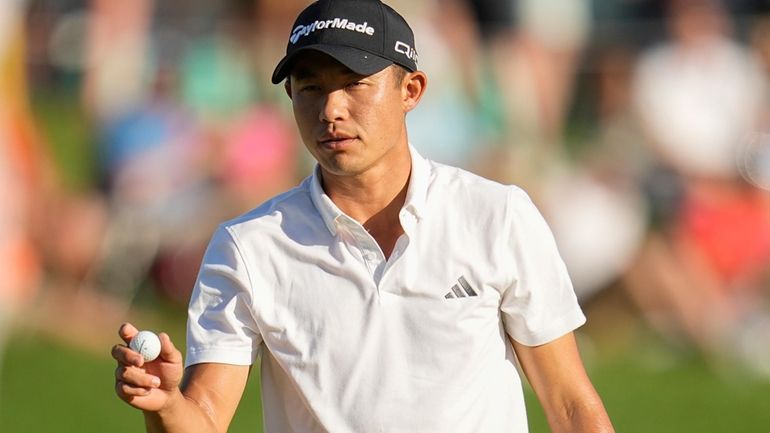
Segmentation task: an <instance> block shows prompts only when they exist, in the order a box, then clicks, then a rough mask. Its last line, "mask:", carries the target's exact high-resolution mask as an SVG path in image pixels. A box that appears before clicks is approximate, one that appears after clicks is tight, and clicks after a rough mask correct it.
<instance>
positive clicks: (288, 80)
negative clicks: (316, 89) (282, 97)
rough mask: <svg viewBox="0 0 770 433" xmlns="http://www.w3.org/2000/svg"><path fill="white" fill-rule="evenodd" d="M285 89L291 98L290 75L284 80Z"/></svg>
mask: <svg viewBox="0 0 770 433" xmlns="http://www.w3.org/2000/svg"><path fill="white" fill-rule="evenodd" d="M283 90H285V91H286V95H288V96H289V99H291V78H290V77H287V78H286V80H284V82H283Z"/></svg>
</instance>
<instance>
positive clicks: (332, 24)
mask: <svg viewBox="0 0 770 433" xmlns="http://www.w3.org/2000/svg"><path fill="white" fill-rule="evenodd" d="M323 29H342V30H352V31H354V32H358V33H364V34H366V35H369V36H371V35H373V34H374V27H371V26H369V25H368V24H367V23H366V21H364V23H363V24H357V23H354V22H352V21H348V19H347V18H334V19H331V20H326V21H317V20H316V21H315V22H313V23H311V24H308V25H301V24H300V25H298V26H297V27H296V28H295V29H294V30H293V31H292V32H291V38H289V41H290V42H291V43H292V44H296V43H297V41H298V40H299V38H301V37H303V36H307V35H309V34H311V33H313V32H314V31H316V30H323Z"/></svg>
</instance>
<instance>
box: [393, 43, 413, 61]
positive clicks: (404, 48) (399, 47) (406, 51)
mask: <svg viewBox="0 0 770 433" xmlns="http://www.w3.org/2000/svg"><path fill="white" fill-rule="evenodd" d="M394 49H395V50H396V52H397V53H401V54H403V55H405V56H406V58H407V59H409V60H413V61H414V62H415V63H417V50H415V49H414V48H412V47H410V46H409V44H407V43H406V42H401V41H396V46H395V47H394Z"/></svg>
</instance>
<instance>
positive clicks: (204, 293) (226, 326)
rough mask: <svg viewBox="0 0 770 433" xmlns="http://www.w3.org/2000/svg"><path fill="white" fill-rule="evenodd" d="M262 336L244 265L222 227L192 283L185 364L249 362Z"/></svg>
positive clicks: (239, 254) (247, 363)
mask: <svg viewBox="0 0 770 433" xmlns="http://www.w3.org/2000/svg"><path fill="white" fill-rule="evenodd" d="M261 342H262V338H261V336H260V333H259V330H258V328H257V325H256V320H255V318H254V309H253V296H252V285H251V281H250V278H249V274H248V270H247V268H246V263H245V261H244V260H243V257H242V256H241V252H240V250H239V249H238V245H237V243H236V241H235V239H234V238H233V237H232V236H231V234H230V232H229V231H228V230H227V228H226V227H224V226H223V227H219V228H218V229H217V231H216V232H215V233H214V236H213V237H212V239H211V241H210V242H209V245H208V248H207V249H206V253H205V255H204V258H203V262H202V264H201V267H200V271H199V273H198V279H197V281H196V283H195V287H194V289H193V293H192V296H191V298H190V305H189V309H188V319H187V355H186V360H185V366H190V365H193V364H199V363H203V362H217V363H224V364H236V365H251V364H252V363H253V362H254V360H255V359H256V356H257V351H258V348H259V345H260V343H261Z"/></svg>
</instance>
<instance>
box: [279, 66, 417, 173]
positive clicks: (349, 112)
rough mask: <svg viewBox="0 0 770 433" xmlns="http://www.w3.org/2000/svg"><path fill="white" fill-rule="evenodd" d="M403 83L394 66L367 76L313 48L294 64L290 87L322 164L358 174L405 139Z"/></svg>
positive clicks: (305, 134)
mask: <svg viewBox="0 0 770 433" xmlns="http://www.w3.org/2000/svg"><path fill="white" fill-rule="evenodd" d="M403 87H404V86H403V85H399V84H398V83H397V82H396V77H395V76H394V71H393V67H388V68H385V69H384V70H382V71H380V72H378V73H376V74H373V75H368V76H362V75H358V74H356V73H354V72H353V71H351V70H350V69H348V68H346V67H345V66H343V65H342V64H340V63H339V62H337V61H336V60H334V59H332V58H331V57H329V56H327V55H325V54H322V53H319V52H310V53H308V54H306V55H305V56H304V57H303V58H302V59H300V60H299V61H298V62H297V63H296V65H295V66H294V68H293V70H292V73H291V76H290V79H289V82H288V84H287V86H286V88H287V92H288V94H289V96H290V97H291V99H292V105H293V108H294V117H295V120H296V122H297V126H298V128H299V132H300V135H301V137H302V141H303V142H304V143H305V146H306V147H307V148H308V150H309V151H310V153H311V154H313V156H314V157H315V159H316V160H317V161H318V163H319V164H320V165H321V168H322V169H323V170H325V171H326V172H328V173H330V174H333V175H337V176H355V175H359V174H362V173H364V172H366V171H367V170H369V169H371V168H372V167H374V166H377V165H378V164H383V163H386V162H387V160H388V158H386V156H387V155H388V153H389V152H390V151H391V150H392V149H393V148H394V146H395V145H396V144H397V143H399V140H403V141H404V142H405V140H406V127H405V125H404V116H405V109H404V103H403V97H404V89H403Z"/></svg>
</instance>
